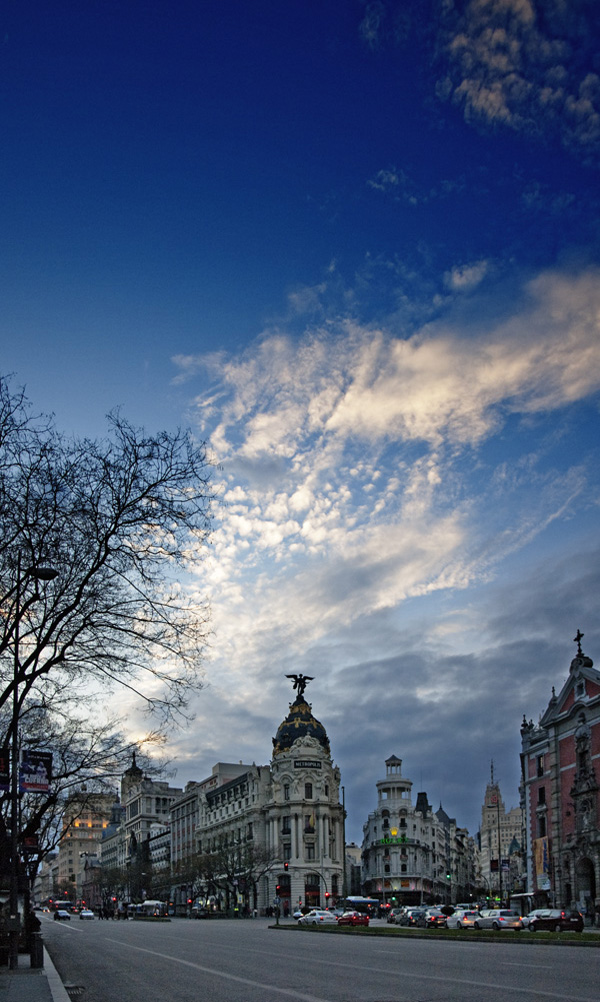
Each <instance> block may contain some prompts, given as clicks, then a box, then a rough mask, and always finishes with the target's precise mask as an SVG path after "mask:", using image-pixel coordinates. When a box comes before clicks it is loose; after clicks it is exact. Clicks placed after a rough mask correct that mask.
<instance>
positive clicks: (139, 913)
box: [127, 899, 167, 919]
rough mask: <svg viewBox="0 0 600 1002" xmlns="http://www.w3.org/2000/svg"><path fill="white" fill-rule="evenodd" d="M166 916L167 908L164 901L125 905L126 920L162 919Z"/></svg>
mask: <svg viewBox="0 0 600 1002" xmlns="http://www.w3.org/2000/svg"><path fill="white" fill-rule="evenodd" d="M166 914H167V906H166V904H165V902H164V901H150V900H149V899H147V900H146V901H142V902H141V904H138V905H134V904H130V905H127V918H133V919H135V918H143V917H146V918H147V917H149V916H150V917H152V918H164V916H165V915H166Z"/></svg>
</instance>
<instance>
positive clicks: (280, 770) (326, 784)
mask: <svg viewBox="0 0 600 1002" xmlns="http://www.w3.org/2000/svg"><path fill="white" fill-rule="evenodd" d="M289 677H290V678H293V679H294V688H295V689H297V690H298V694H297V696H296V699H295V700H294V702H293V703H290V705H289V713H288V714H287V716H286V717H285V719H284V720H283V721H282V722H281V724H280V725H279V727H278V729H277V733H276V734H275V737H274V738H273V753H272V758H271V763H270V765H269V766H257V765H254V764H253V765H251V766H247V767H246V771H245V772H243V773H241V774H240V775H238V776H236V777H235V779H232V780H231V781H230V782H228V783H224V784H221V785H219V786H218V787H216V788H215V789H213V790H209V791H207V792H206V793H204V794H203V795H202V804H201V811H200V822H199V824H198V827H197V829H196V834H197V845H198V850H199V852H200V853H208V854H211V853H212V854H216V856H219V855H220V856H221V857H222V859H223V865H228V861H229V860H230V859H233V860H234V862H235V860H236V859H237V861H238V862H237V863H235V865H236V866H237V868H238V873H237V876H235V875H234V874H233V869H232V874H231V876H230V878H229V880H223V879H220V878H219V879H218V880H217V881H215V887H217V885H218V887H220V890H218V889H217V890H216V892H215V893H214V895H213V897H214V898H215V899H217V900H218V906H219V907H223V908H224V907H227V908H229V909H231V907H232V906H233V907H234V908H235V907H237V908H242V909H243V908H250V909H254V908H257V909H258V911H259V913H261V914H265V912H266V911H267V910H269V909H271V908H274V907H275V905H276V903H277V901H278V900H279V905H280V909H281V914H282V915H286V914H289V913H291V912H293V911H295V909H296V908H298V907H301V906H305V905H310V906H312V907H323V908H324V907H326V906H327V904H328V903H333V901H335V899H336V898H338V897H339V896H340V895H341V894H342V893H343V872H344V820H343V808H342V805H341V804H340V772H339V769H338V768H337V767H336V766H335V765H334V763H333V761H332V758H331V750H330V747H329V739H328V737H327V733H326V731H325V728H324V727H323V724H321V723H320V721H318V720H317V719H316V717H315V716H314V715H313V712H312V706H311V705H310V704H309V703H307V702H306V699H305V698H304V690H305V688H306V685H307V683H308V682H309V681H310V678H308V677H307V676H304V675H294V676H289ZM232 902H233V905H232Z"/></svg>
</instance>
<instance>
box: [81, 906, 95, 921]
mask: <svg viewBox="0 0 600 1002" xmlns="http://www.w3.org/2000/svg"><path fill="white" fill-rule="evenodd" d="M79 918H80V919H93V918H94V913H93V911H92V910H91V909H90V908H82V909H81V911H80V912H79Z"/></svg>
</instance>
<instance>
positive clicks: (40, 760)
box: [19, 748, 52, 793]
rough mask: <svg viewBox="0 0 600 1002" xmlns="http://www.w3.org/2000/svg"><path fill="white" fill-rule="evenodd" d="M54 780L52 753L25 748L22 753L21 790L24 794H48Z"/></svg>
mask: <svg viewBox="0 0 600 1002" xmlns="http://www.w3.org/2000/svg"><path fill="white" fill-rule="evenodd" d="M51 779H52V752H43V751H34V750H33V749H31V748H24V749H23V751H22V753H21V768H20V770H19V789H20V790H21V791H23V792H24V793H47V792H48V790H49V789H50V780H51Z"/></svg>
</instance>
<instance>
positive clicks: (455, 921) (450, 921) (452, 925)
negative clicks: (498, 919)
mask: <svg viewBox="0 0 600 1002" xmlns="http://www.w3.org/2000/svg"><path fill="white" fill-rule="evenodd" d="M478 918H480V915H479V912H478V911H475V910H474V909H472V908H469V910H468V911H467V910H466V909H465V910H464V911H462V910H461V909H460V908H457V909H456V911H455V912H453V913H452V915H449V916H448V918H447V919H446V926H447V927H448V929H473V928H474V927H475V922H476V921H477V919H478Z"/></svg>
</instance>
